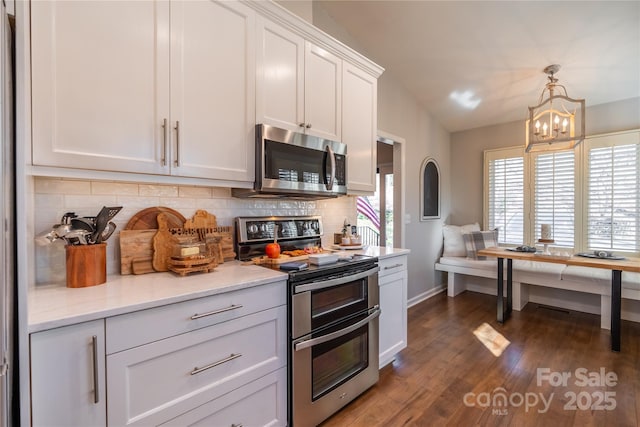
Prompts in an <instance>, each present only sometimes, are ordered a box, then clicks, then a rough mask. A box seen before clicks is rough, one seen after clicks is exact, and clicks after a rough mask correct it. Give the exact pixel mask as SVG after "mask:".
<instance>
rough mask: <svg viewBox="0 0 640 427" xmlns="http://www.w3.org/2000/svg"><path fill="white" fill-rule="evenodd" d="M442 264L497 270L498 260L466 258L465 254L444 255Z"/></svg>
mask: <svg viewBox="0 0 640 427" xmlns="http://www.w3.org/2000/svg"><path fill="white" fill-rule="evenodd" d="M440 264H444V265H453V266H456V267H468V268H479V269H481V270H495V269H496V268H497V261H496V260H495V259H488V260H474V259H468V258H465V257H464V256H451V257H445V256H443V257H441V258H440Z"/></svg>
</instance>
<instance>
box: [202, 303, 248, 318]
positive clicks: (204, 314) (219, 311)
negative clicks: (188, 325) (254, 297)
mask: <svg viewBox="0 0 640 427" xmlns="http://www.w3.org/2000/svg"><path fill="white" fill-rule="evenodd" d="M239 308H242V304H238V305H235V304H231V305H230V306H229V307H225V308H221V309H220V310H214V311H209V312H207V313H202V314H198V313H196V314H194V315H193V316H191V320H196V319H200V318H201V317H207V316H213V315H214V314H220V313H224V312H225V311H231V310H237V309H239Z"/></svg>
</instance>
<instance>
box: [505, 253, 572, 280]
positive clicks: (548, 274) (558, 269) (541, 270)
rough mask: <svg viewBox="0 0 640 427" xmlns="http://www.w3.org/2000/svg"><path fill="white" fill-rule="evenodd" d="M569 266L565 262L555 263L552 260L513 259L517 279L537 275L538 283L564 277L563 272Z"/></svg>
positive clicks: (514, 274)
mask: <svg viewBox="0 0 640 427" xmlns="http://www.w3.org/2000/svg"><path fill="white" fill-rule="evenodd" d="M565 268H567V266H566V265H564V264H555V263H552V262H539V261H523V260H519V259H516V260H514V261H513V276H514V279H515V280H517V281H525V280H519V278H520V276H524V275H527V276H529V277H530V276H531V275H535V277H536V283H534V284H539V283H544V280H548V279H553V280H560V279H561V278H562V272H563V271H564V269H565Z"/></svg>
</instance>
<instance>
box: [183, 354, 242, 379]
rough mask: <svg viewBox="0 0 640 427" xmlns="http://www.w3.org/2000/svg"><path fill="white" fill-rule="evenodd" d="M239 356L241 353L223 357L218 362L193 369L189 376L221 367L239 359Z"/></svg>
mask: <svg viewBox="0 0 640 427" xmlns="http://www.w3.org/2000/svg"><path fill="white" fill-rule="evenodd" d="M241 356H242V354H241V353H238V354H233V353H231V354H230V355H229V357H225V358H224V359H222V360H218V361H217V362H213V363H211V364H209V365H207V366H203V367H202V368H198V367H195V368H193V371H191V372H190V374H191V375H195V374H199V373H200V372H204V371H206V370H207V369H211V368H215V367H216V366H219V365H222V364H223V363H227V362H231V361H232V360H233V359H237V358H238V357H241Z"/></svg>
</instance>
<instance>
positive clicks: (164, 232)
mask: <svg viewBox="0 0 640 427" xmlns="http://www.w3.org/2000/svg"><path fill="white" fill-rule="evenodd" d="M176 243H178V239H177V238H176V237H175V236H174V235H173V234H171V232H170V231H169V215H167V214H165V213H159V214H158V230H157V233H156V234H155V236H153V269H154V270H155V271H169V264H168V260H169V258H171V255H173V248H174V246H175V244H176Z"/></svg>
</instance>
